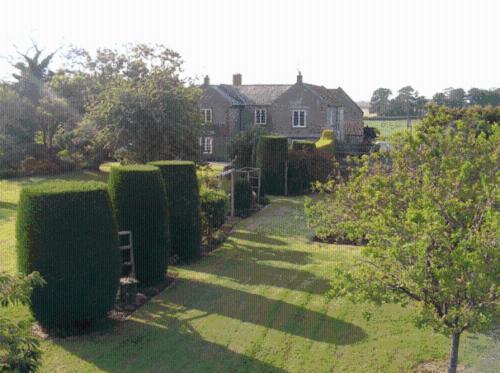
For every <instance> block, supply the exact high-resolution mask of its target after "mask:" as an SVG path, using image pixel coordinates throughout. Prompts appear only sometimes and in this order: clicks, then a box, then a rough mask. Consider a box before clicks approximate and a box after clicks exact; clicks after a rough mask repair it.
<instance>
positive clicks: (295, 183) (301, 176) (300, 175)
mask: <svg viewBox="0 0 500 373" xmlns="http://www.w3.org/2000/svg"><path fill="white" fill-rule="evenodd" d="M294 144H295V143H294ZM307 163H308V159H307V153H306V152H304V151H303V150H293V149H292V150H290V151H289V152H288V174H287V178H288V193H289V194H291V195H300V194H303V193H305V192H306V191H307V190H308V189H309V184H310V182H311V180H310V178H309V173H308V164H307Z"/></svg>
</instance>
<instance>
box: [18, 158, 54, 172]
mask: <svg viewBox="0 0 500 373" xmlns="http://www.w3.org/2000/svg"><path fill="white" fill-rule="evenodd" d="M21 170H22V172H23V174H25V175H49V174H56V173H60V172H61V171H62V168H61V166H60V165H58V164H57V163H55V162H53V161H51V160H49V159H36V158H34V157H27V158H26V159H24V160H23V161H22V162H21Z"/></svg>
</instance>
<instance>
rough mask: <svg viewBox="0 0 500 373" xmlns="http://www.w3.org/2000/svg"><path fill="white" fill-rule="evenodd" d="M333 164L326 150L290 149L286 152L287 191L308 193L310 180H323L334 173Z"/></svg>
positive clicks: (296, 193) (331, 157)
mask: <svg viewBox="0 0 500 373" xmlns="http://www.w3.org/2000/svg"><path fill="white" fill-rule="evenodd" d="M335 165H336V164H335V162H334V160H333V156H332V155H331V154H330V153H328V152H326V151H321V150H314V151H306V150H293V149H291V150H290V151H289V152H288V175H287V176H288V193H290V194H295V195H298V194H304V193H308V192H309V191H310V187H311V182H314V181H320V182H325V181H327V179H328V177H329V176H332V175H334V172H335Z"/></svg>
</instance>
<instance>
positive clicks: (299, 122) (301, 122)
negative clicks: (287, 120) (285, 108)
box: [292, 110, 307, 128]
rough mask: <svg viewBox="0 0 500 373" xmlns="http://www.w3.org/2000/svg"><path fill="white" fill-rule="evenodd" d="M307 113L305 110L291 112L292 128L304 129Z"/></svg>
mask: <svg viewBox="0 0 500 373" xmlns="http://www.w3.org/2000/svg"><path fill="white" fill-rule="evenodd" d="M306 117H307V112H306V111H305V110H294V111H293V112H292V127H297V128H301V127H305V126H306V124H307V120H306Z"/></svg>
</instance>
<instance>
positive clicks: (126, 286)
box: [118, 231, 139, 305]
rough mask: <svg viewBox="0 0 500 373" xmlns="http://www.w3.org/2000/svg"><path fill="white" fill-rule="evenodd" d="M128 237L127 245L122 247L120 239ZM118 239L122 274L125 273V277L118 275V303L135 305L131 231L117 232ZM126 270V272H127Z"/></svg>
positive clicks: (134, 275) (135, 287)
mask: <svg viewBox="0 0 500 373" xmlns="http://www.w3.org/2000/svg"><path fill="white" fill-rule="evenodd" d="M122 237H123V238H126V237H128V240H127V244H125V245H122V244H121V243H122V241H121V239H122ZM118 239H119V240H120V255H121V260H122V268H121V271H122V274H123V273H127V274H126V275H125V276H123V275H120V291H119V298H120V301H121V302H122V303H124V304H126V305H130V304H133V303H135V297H136V295H137V284H138V283H139V281H137V278H136V274H135V261H134V244H133V241H132V231H120V232H118ZM127 251H128V257H126V259H125V260H123V253H126V252H127ZM127 269H128V271H127Z"/></svg>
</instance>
